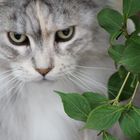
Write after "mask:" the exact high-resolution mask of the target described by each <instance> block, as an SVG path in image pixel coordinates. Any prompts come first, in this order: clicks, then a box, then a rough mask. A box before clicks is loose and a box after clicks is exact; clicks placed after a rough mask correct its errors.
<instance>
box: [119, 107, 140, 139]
mask: <svg viewBox="0 0 140 140" xmlns="http://www.w3.org/2000/svg"><path fill="white" fill-rule="evenodd" d="M119 122H120V126H121V129H122V130H123V132H124V134H125V135H126V136H128V137H130V138H131V139H133V140H139V139H140V109H139V108H136V107H132V108H130V110H128V111H125V112H124V113H123V114H122V116H121V118H120V120H119Z"/></svg>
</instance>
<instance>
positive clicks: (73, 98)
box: [57, 92, 91, 121]
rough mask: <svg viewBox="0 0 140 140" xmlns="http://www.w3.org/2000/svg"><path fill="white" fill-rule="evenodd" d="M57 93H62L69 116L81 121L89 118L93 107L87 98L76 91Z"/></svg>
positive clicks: (60, 93)
mask: <svg viewBox="0 0 140 140" xmlns="http://www.w3.org/2000/svg"><path fill="white" fill-rule="evenodd" d="M57 93H58V94H59V95H60V97H61V99H62V102H63V105H64V110H65V112H66V113H67V115H68V116H69V117H71V118H73V119H75V120H80V121H86V120H87V117H88V114H89V113H90V111H91V108H90V105H89V103H88V101H87V100H86V98H84V97H83V96H82V95H79V94H76V93H70V94H68V93H67V94H65V93H62V92H57Z"/></svg>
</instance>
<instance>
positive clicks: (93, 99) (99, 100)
mask: <svg viewBox="0 0 140 140" xmlns="http://www.w3.org/2000/svg"><path fill="white" fill-rule="evenodd" d="M83 96H84V97H85V98H86V99H87V101H88V102H89V104H90V106H91V108H92V109H94V108H96V107H97V106H100V105H103V104H106V103H108V101H109V100H108V99H107V98H106V97H105V96H104V95H101V94H98V93H91V92H86V93H84V94H83Z"/></svg>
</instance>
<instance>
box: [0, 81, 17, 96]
mask: <svg viewBox="0 0 140 140" xmlns="http://www.w3.org/2000/svg"><path fill="white" fill-rule="evenodd" d="M16 82H17V80H16V79H14V80H13V81H12V82H11V83H16ZM17 83H18V82H17ZM17 83H16V84H15V85H14V86H13V87H11V88H10V89H8V90H7V91H6V92H5V93H4V94H1V95H0V99H2V98H3V97H6V96H8V95H9V94H11V91H12V90H13V89H14V88H16V86H17V85H18V84H17ZM8 97H9V96H8Z"/></svg>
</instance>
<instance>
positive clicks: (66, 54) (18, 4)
mask: <svg viewBox="0 0 140 140" xmlns="http://www.w3.org/2000/svg"><path fill="white" fill-rule="evenodd" d="M101 4H102V3H101V2H98V0H0V58H1V59H3V60H4V61H6V62H7V63H8V64H9V65H10V67H11V69H12V71H13V74H14V76H16V78H18V79H19V80H22V81H35V80H41V79H46V80H52V79H56V78H57V77H59V76H60V75H63V74H66V73H69V72H72V71H74V70H75V69H76V65H78V62H79V60H80V59H81V58H82V55H84V52H85V51H87V50H88V49H89V48H91V47H96V46H94V44H93V40H94V36H96V35H95V32H93V30H95V28H96V17H95V16H96V14H97V11H98V8H99V6H101Z"/></svg>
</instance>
